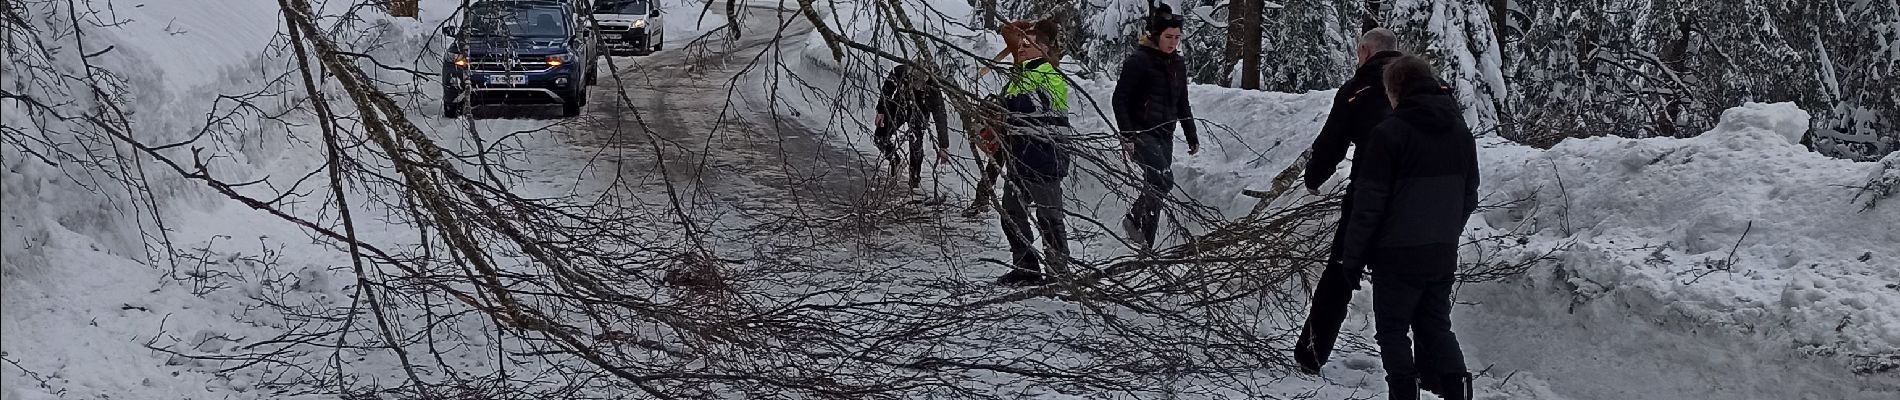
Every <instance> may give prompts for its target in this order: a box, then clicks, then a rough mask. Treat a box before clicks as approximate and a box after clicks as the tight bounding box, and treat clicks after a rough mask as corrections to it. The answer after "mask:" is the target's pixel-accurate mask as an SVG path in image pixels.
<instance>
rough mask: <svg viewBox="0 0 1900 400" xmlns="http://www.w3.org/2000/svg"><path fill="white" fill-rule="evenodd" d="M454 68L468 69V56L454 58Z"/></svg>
mask: <svg viewBox="0 0 1900 400" xmlns="http://www.w3.org/2000/svg"><path fill="white" fill-rule="evenodd" d="M454 64H455V67H456V68H468V56H455V62H454Z"/></svg>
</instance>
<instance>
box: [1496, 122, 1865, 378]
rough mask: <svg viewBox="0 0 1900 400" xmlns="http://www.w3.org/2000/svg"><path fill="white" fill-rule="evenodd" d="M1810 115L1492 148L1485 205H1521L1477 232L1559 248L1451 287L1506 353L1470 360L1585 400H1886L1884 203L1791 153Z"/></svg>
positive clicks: (1818, 162)
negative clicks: (1548, 381)
mask: <svg viewBox="0 0 1900 400" xmlns="http://www.w3.org/2000/svg"><path fill="white" fill-rule="evenodd" d="M1808 118H1809V117H1808V114H1807V113H1805V112H1802V111H1801V110H1799V109H1796V108H1795V107H1794V106H1792V105H1789V104H1772V105H1765V104H1748V105H1744V106H1742V107H1738V108H1734V109H1730V110H1728V111H1727V112H1725V113H1723V116H1722V121H1721V123H1720V124H1719V125H1718V126H1717V127H1716V128H1715V129H1714V130H1712V131H1710V132H1708V133H1705V134H1703V135H1701V136H1698V137H1695V138H1691V139H1642V140H1633V139H1620V138H1610V137H1603V138H1593V139H1573V140H1569V141H1565V142H1564V143H1563V144H1560V145H1558V146H1557V147H1555V148H1553V149H1551V150H1549V151H1535V150H1529V149H1525V148H1522V147H1518V146H1512V145H1505V144H1493V145H1492V147H1491V148H1489V149H1486V150H1485V151H1484V152H1483V153H1482V155H1481V157H1482V158H1483V160H1484V164H1485V166H1486V167H1485V173H1486V175H1485V190H1484V192H1485V193H1486V194H1487V195H1488V196H1489V197H1488V198H1487V201H1488V202H1489V203H1492V204H1497V203H1502V202H1506V201H1508V200H1516V199H1525V200H1528V201H1524V202H1520V203H1517V204H1515V205H1512V206H1509V207H1504V208H1501V209H1497V210H1494V211H1491V212H1488V213H1485V214H1484V215H1483V218H1481V219H1479V220H1477V221H1474V222H1473V226H1474V228H1476V229H1477V234H1478V235H1480V236H1482V235H1486V234H1490V233H1496V232H1499V231H1504V230H1513V229H1515V230H1517V231H1519V232H1524V233H1528V234H1530V235H1532V236H1531V239H1532V240H1533V241H1535V242H1537V243H1534V244H1533V245H1532V246H1531V247H1532V248H1550V247H1557V246H1568V247H1567V249H1568V251H1564V252H1561V253H1559V254H1558V259H1557V260H1556V262H1552V263H1546V264H1545V265H1543V266H1540V267H1538V268H1534V269H1532V270H1531V272H1530V274H1528V275H1526V276H1523V277H1520V278H1517V279H1512V280H1509V281H1506V282H1501V283H1498V284H1488V285H1473V286H1467V287H1466V290H1465V292H1463V293H1461V296H1460V298H1461V299H1467V300H1475V301H1478V302H1480V304H1479V305H1477V306H1475V307H1471V308H1469V309H1468V310H1469V312H1468V313H1466V318H1465V319H1464V321H1466V323H1464V324H1461V327H1466V332H1467V336H1468V337H1471V336H1475V337H1478V338H1482V339H1480V340H1485V341H1486V342H1491V343H1502V344H1506V345H1503V346H1497V347H1493V348H1491V349H1487V348H1485V347H1479V348H1478V350H1479V354H1485V355H1488V356H1490V358H1491V359H1493V360H1499V361H1500V365H1501V366H1511V367H1516V368H1533V369H1540V370H1546V371H1552V373H1553V374H1555V375H1564V376H1566V379H1565V380H1563V381H1561V382H1563V384H1562V386H1563V388H1564V389H1566V390H1564V391H1565V392H1568V393H1573V394H1575V395H1577V396H1578V397H1583V398H1610V397H1628V396H1639V397H1641V396H1657V397H1662V398H1670V397H1682V398H1692V397H1719V398H1729V397H1735V398H1788V399H1794V398H1828V399H1859V398H1868V399H1872V398H1892V397H1891V396H1893V395H1895V394H1896V393H1900V377H1896V375H1895V373H1894V372H1895V371H1894V369H1895V368H1896V367H1900V283H1896V282H1900V269H1896V268H1894V266H1895V265H1900V248H1897V247H1896V246H1895V245H1894V244H1895V243H1900V230H1896V229H1895V228H1894V227H1895V226H1900V209H1895V208H1894V206H1892V205H1883V206H1880V207H1878V208H1873V209H1865V210H1863V206H1862V205H1861V204H1860V203H1858V202H1856V201H1853V197H1854V195H1855V193H1856V191H1857V189H1854V187H1856V186H1860V185H1862V184H1864V183H1866V177H1867V176H1869V174H1870V173H1877V172H1876V171H1878V170H1880V166H1879V165H1878V164H1877V163H1864V162H1852V161H1845V160H1838V159H1832V158H1829V157H1825V156H1822V155H1819V154H1815V153H1812V152H1809V151H1807V150H1806V149H1804V148H1802V147H1801V145H1799V144H1798V141H1799V139H1800V135H1801V133H1802V132H1804V131H1805V130H1806V128H1807V126H1808ZM1494 250H1495V249H1494ZM1532 252H1534V250H1531V251H1519V252H1518V253H1517V254H1511V255H1506V256H1505V258H1512V257H1517V258H1522V257H1530V256H1534V255H1533V254H1531V253H1532ZM1526 300H1533V301H1526ZM1491 321H1502V322H1503V323H1501V324H1497V325H1491V324H1492V322H1491ZM1473 328H1475V329H1473ZM1474 333H1475V334H1474ZM1533 349H1544V350H1543V351H1533ZM1605 381H1619V382H1628V384H1624V385H1598V384H1593V382H1605ZM1664 394H1674V395H1675V396H1668V395H1664Z"/></svg>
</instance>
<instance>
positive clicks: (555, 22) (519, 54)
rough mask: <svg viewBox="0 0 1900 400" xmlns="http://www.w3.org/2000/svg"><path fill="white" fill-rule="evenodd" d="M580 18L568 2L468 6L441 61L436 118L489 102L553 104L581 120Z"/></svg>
mask: <svg viewBox="0 0 1900 400" xmlns="http://www.w3.org/2000/svg"><path fill="white" fill-rule="evenodd" d="M585 18H586V15H585V14H582V13H579V12H576V10H575V8H574V7H573V5H571V4H570V3H569V2H567V1H558V0H485V1H481V2H477V3H475V4H472V5H469V7H468V9H467V10H465V12H464V13H463V19H462V26H461V27H459V28H458V27H456V26H444V27H442V34H443V35H446V36H448V37H450V38H452V40H451V42H450V44H449V51H448V57H447V59H445V60H443V61H442V71H443V79H442V114H443V115H444V116H447V117H449V118H455V117H458V116H460V115H462V112H463V111H464V110H466V109H469V108H470V107H473V106H477V105H488V104H560V105H561V111H562V112H561V115H562V116H567V117H572V116H576V115H580V113H581V107H582V106H585V105H587V85H592V84H593V83H594V75H595V72H594V64H595V63H594V60H595V58H596V57H595V54H594V51H595V47H594V46H595V45H594V43H593V32H592V29H588V27H589V24H588V23H586V19H585Z"/></svg>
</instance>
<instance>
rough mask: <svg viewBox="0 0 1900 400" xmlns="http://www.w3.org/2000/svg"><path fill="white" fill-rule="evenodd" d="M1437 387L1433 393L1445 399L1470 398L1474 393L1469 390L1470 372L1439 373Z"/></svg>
mask: <svg viewBox="0 0 1900 400" xmlns="http://www.w3.org/2000/svg"><path fill="white" fill-rule="evenodd" d="M1438 389H1439V391H1437V392H1433V393H1436V394H1438V397H1439V398H1443V399H1445V400H1471V399H1472V397H1473V395H1475V393H1472V390H1471V373H1470V372H1460V373H1455V374H1444V375H1439V379H1438Z"/></svg>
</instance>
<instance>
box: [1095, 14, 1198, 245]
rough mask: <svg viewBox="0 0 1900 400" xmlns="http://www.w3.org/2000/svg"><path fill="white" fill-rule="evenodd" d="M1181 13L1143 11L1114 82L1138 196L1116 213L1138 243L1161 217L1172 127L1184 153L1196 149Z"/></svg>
mask: <svg viewBox="0 0 1900 400" xmlns="http://www.w3.org/2000/svg"><path fill="white" fill-rule="evenodd" d="M1181 22H1182V21H1181V16H1179V15H1175V14H1173V12H1172V11H1171V10H1170V9H1169V8H1168V5H1166V4H1162V5H1158V6H1156V7H1155V9H1154V12H1153V13H1152V14H1150V15H1149V16H1148V29H1147V30H1148V32H1147V33H1148V35H1147V36H1146V37H1143V38H1142V39H1141V44H1139V45H1137V46H1135V51H1133V52H1130V53H1128V58H1127V59H1125V60H1123V61H1122V71H1121V78H1120V80H1119V81H1117V83H1116V84H1115V95H1114V100H1113V103H1114V108H1115V124H1116V126H1118V127H1119V130H1120V131H1121V136H1122V137H1121V142H1122V153H1123V154H1124V156H1126V157H1128V158H1129V159H1130V160H1132V161H1134V162H1135V165H1136V168H1138V169H1139V170H1140V171H1139V172H1140V175H1141V181H1140V182H1139V183H1138V185H1137V189H1138V190H1139V191H1140V193H1141V194H1140V197H1138V198H1136V199H1135V203H1134V205H1132V206H1131V207H1130V208H1129V210H1128V215H1126V216H1124V217H1123V218H1122V231H1123V234H1124V235H1125V236H1127V237H1128V238H1129V240H1131V241H1133V242H1135V243H1136V244H1137V245H1138V246H1140V247H1141V248H1143V249H1147V248H1149V247H1152V246H1153V245H1154V240H1155V231H1156V230H1158V228H1159V225H1160V222H1161V209H1162V207H1163V206H1164V204H1163V203H1162V198H1163V197H1165V196H1167V194H1168V192H1169V191H1171V190H1174V171H1173V166H1172V164H1173V163H1174V127H1175V125H1180V126H1181V133H1182V134H1183V135H1184V136H1185V137H1186V139H1187V145H1188V154H1195V153H1199V152H1200V151H1201V142H1200V137H1199V136H1198V135H1197V134H1196V132H1195V131H1196V129H1195V126H1194V110H1193V108H1192V107H1190V106H1189V105H1188V97H1187V63H1186V62H1185V60H1183V59H1182V58H1181V53H1180V52H1179V51H1178V50H1179V49H1180V47H1181Z"/></svg>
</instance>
